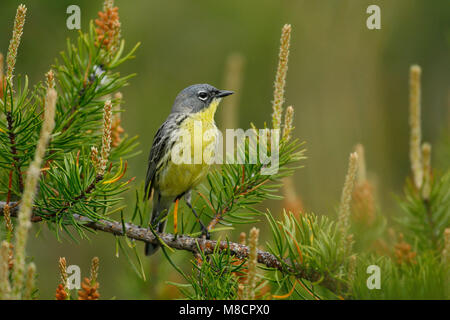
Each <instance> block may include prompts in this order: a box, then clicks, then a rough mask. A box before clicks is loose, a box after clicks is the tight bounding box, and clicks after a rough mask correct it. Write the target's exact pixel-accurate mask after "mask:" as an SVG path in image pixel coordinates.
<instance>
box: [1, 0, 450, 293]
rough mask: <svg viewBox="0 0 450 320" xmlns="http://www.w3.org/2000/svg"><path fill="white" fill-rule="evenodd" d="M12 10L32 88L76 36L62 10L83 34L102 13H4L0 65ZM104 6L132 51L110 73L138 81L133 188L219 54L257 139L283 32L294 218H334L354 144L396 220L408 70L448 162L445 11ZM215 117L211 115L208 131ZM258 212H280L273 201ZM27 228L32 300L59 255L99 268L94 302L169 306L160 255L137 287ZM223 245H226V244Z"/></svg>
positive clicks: (46, 9)
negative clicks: (19, 22) (302, 155)
mask: <svg viewBox="0 0 450 320" xmlns="http://www.w3.org/2000/svg"><path fill="white" fill-rule="evenodd" d="M19 3H24V4H25V5H26V6H27V7H28V14H27V21H26V24H25V32H24V36H23V38H22V43H21V47H20V49H19V54H18V62H17V69H16V70H17V71H16V72H17V73H20V74H27V75H28V76H29V77H30V81H31V83H36V82H37V81H40V80H42V79H43V78H44V73H45V72H47V71H48V70H49V67H50V65H51V64H52V63H53V62H54V59H55V58H56V57H57V56H58V55H59V52H60V51H61V50H63V49H64V47H65V40H66V38H67V37H70V38H75V37H76V31H71V30H68V29H67V28H66V19H67V17H68V15H67V14H66V8H67V6H69V5H71V4H78V5H79V6H80V7H81V18H82V28H83V29H85V30H86V27H87V26H88V23H89V20H90V19H92V18H96V15H97V11H99V10H100V9H101V8H102V1H100V0H96V1H92V0H83V1H75V0H59V1H51V0H40V1H31V0H23V1H20V2H19V1H12V0H8V1H2V2H1V4H0V30H2V32H1V33H0V51H1V52H3V53H6V51H7V47H8V43H9V39H10V35H11V30H12V25H13V19H14V14H15V10H16V7H17V5H18V4H19ZM370 4H377V5H379V6H380V7H381V23H382V28H381V30H368V29H367V28H366V19H367V17H368V14H366V8H367V7H368V6H369V5H370ZM116 5H118V6H119V8H120V10H119V13H120V20H121V22H122V36H123V38H124V39H125V40H126V44H127V46H128V48H131V47H132V46H133V45H134V44H135V43H136V42H142V45H141V47H140V48H139V50H138V51H137V54H136V59H134V60H132V61H130V62H127V63H126V64H124V65H123V66H121V71H122V72H123V73H135V72H136V73H137V76H136V77H135V78H133V79H132V80H131V85H130V86H128V87H126V88H124V89H123V95H124V99H125V104H124V106H123V107H124V109H125V110H126V112H125V113H124V114H123V116H122V119H123V127H124V128H125V130H126V131H127V133H128V134H130V135H139V137H140V138H139V140H140V143H141V145H140V149H141V150H142V154H141V155H139V156H137V157H136V158H133V159H132V160H131V161H130V163H129V164H130V166H129V168H130V171H129V173H130V175H131V176H136V177H137V179H136V181H137V183H138V184H139V183H140V182H141V181H142V180H143V179H144V175H145V171H146V160H147V154H148V152H149V150H150V147H151V141H152V138H153V135H154V134H155V132H156V130H157V128H158V127H159V125H160V124H161V123H162V122H163V121H164V119H165V118H166V116H167V115H168V113H169V112H170V108H171V105H172V103H173V100H174V97H175V95H176V94H177V93H178V91H180V90H181V89H183V88H184V87H186V86H188V85H190V84H193V83H203V82H207V83H211V84H213V85H215V86H217V87H222V86H223V85H224V82H225V66H226V61H227V58H228V57H229V56H230V54H233V53H238V54H240V55H242V56H243V57H244V60H245V61H244V65H243V78H242V85H241V86H240V88H239V90H238V92H237V93H236V98H237V101H238V111H237V123H236V126H238V127H241V128H244V129H247V128H248V127H249V123H250V122H253V123H255V124H256V125H257V126H258V125H259V126H262V125H263V123H264V121H269V120H270V114H271V99H272V91H273V90H272V88H273V79H274V76H275V70H276V64H277V56H278V46H279V36H280V31H281V27H282V26H283V24H285V23H290V24H292V28H293V31H292V38H291V54H290V57H289V71H288V76H287V88H286V90H287V91H286V103H287V105H293V106H294V108H295V126H296V130H295V136H296V137H299V138H300V139H302V140H305V141H306V143H307V144H306V148H307V156H308V159H307V160H305V161H304V162H303V164H304V166H305V167H304V168H302V169H300V170H298V171H297V172H296V174H295V176H294V182H295V188H296V190H297V193H298V195H299V196H300V197H301V200H302V202H303V206H304V208H305V210H306V211H308V212H315V213H317V214H327V215H330V216H334V215H335V212H336V207H337V204H338V202H339V198H340V192H341V187H342V184H343V180H344V176H345V172H346V170H347V160H348V154H349V153H350V152H351V151H352V150H353V148H354V145H355V144H356V143H362V144H363V145H364V146H365V149H366V159H367V167H368V171H369V176H370V178H371V179H372V181H373V182H374V183H375V185H376V187H377V199H378V206H379V212H380V213H381V214H383V215H385V216H386V217H388V218H391V217H394V216H395V215H398V214H399V211H400V209H399V207H398V205H397V204H396V200H395V196H394V195H395V194H400V192H401V189H402V186H403V184H404V181H405V178H406V177H407V176H408V174H409V161H408V72H409V66H410V65H411V64H419V65H420V66H421V67H422V69H423V76H422V84H423V86H422V88H423V99H422V101H423V104H422V105H423V116H422V119H423V138H424V140H425V141H429V142H431V143H432V145H433V147H434V148H433V164H434V165H435V167H437V168H438V169H439V168H445V167H448V165H449V163H450V159H448V158H446V157H445V152H444V151H443V149H444V147H443V146H442V143H441V141H442V140H443V139H444V138H446V137H447V139H448V135H449V122H450V115H449V109H450V108H449V104H450V77H449V74H450V56H449V47H450V5H449V2H448V0H433V1H425V0H421V1H419V0H396V1H387V0H386V1H377V0H370V1H366V0H358V1H356V0H340V1H337V0H319V1H312V0H283V1H275V0H258V1H256V0H255V1H240V0H228V1H222V2H219V1H208V0H197V1H163V0H152V1H144V0H135V1H124V0H116ZM224 89H231V90H233V89H236V88H224ZM225 112H226V111H225V110H223V111H222V110H219V114H218V116H217V118H216V120H217V122H218V124H219V126H221V121H222V120H223V119H224V113H225ZM130 203H131V200H130ZM265 206H266V207H269V208H271V210H273V211H274V212H281V202H277V203H266V204H265ZM261 227H262V228H263V231H264V230H265V229H264V226H263V225H261ZM33 228H34V229H33V232H34V234H36V237H32V239H31V241H30V243H29V253H30V255H32V256H33V257H34V259H35V262H36V264H37V268H38V272H39V279H38V287H39V290H40V298H45V299H53V298H54V292H55V289H56V286H57V283H58V281H59V275H58V265H57V261H58V258H59V257H60V256H65V257H66V258H67V260H68V264H77V265H79V266H80V267H81V270H82V273H83V275H84V276H88V272H89V263H90V259H91V258H92V257H93V256H99V257H100V261H101V265H100V284H101V287H100V292H101V294H102V298H103V299H110V298H117V299H147V298H152V299H155V298H177V297H179V296H180V295H179V293H178V291H177V289H176V288H174V287H173V286H170V285H168V284H167V283H166V281H182V280H181V279H180V278H179V276H178V274H177V273H176V271H175V270H174V269H173V268H172V267H170V266H169V265H168V264H167V263H166V262H165V261H164V259H163V258H162V257H161V254H160V253H159V254H158V255H157V256H154V257H152V258H151V259H146V258H144V259H143V261H144V269H145V272H146V276H147V281H143V280H142V279H141V278H139V277H138V276H137V275H136V273H135V272H134V271H133V270H132V268H131V267H130V265H129V263H128V262H127V260H126V259H125V258H124V257H122V256H120V257H119V258H117V257H116V256H115V241H114V238H113V237H112V236H111V235H103V234H99V235H92V236H91V240H90V241H87V240H83V241H80V242H79V243H75V242H73V241H71V240H69V239H63V240H62V241H61V242H58V241H57V240H56V239H55V237H54V235H53V234H52V233H50V232H48V231H47V228H46V227H45V226H43V225H40V226H38V225H35V226H34V227H33ZM242 229H243V230H249V226H247V227H244V228H242ZM266 235H267V236H266ZM231 238H234V239H235V240H236V238H237V234H236V233H234V234H232V235H231ZM266 240H268V233H267V232H263V239H262V240H261V242H262V243H264V241H266ZM139 245H141V244H139ZM190 258H191V256H190V255H188V254H185V253H176V255H174V259H175V260H176V261H178V262H179V263H180V265H183V266H184V268H188V267H189V265H188V263H187V261H188V260H189V259H190Z"/></svg>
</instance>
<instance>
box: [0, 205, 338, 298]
mask: <svg viewBox="0 0 450 320" xmlns="http://www.w3.org/2000/svg"><path fill="white" fill-rule="evenodd" d="M5 204H6V203H5V202H3V201H0V215H3V208H4V206H5ZM11 205H14V203H11ZM17 212H18V206H15V207H14V208H11V216H12V217H16V216H17ZM73 218H74V219H75V220H76V221H78V222H80V223H82V224H83V225H84V226H85V227H87V228H90V229H93V230H98V231H103V232H107V233H111V234H113V235H117V236H127V237H128V238H130V239H134V240H138V241H143V242H148V243H153V244H158V243H159V240H158V239H157V238H156V237H155V235H154V234H153V233H152V232H151V231H150V230H148V229H147V228H142V227H139V226H136V225H134V224H131V223H125V224H124V225H123V224H122V223H121V222H116V221H107V220H98V221H92V220H90V219H89V218H87V217H84V216H81V215H78V214H74V215H73ZM158 236H159V238H160V239H161V240H162V241H164V243H165V244H166V245H167V246H169V247H171V248H173V249H177V250H185V251H190V252H192V253H197V251H198V247H199V246H200V248H202V249H203V251H204V253H205V254H211V253H213V252H214V248H216V246H217V244H218V242H217V241H215V240H206V239H202V238H192V237H189V236H185V235H177V236H175V235H173V234H169V233H160V234H158ZM218 248H219V250H225V249H228V248H229V250H230V252H231V254H233V255H234V256H236V257H237V258H238V259H246V258H248V256H249V254H250V249H249V247H248V246H246V245H243V244H239V243H235V242H228V241H220V242H219V244H218ZM257 261H258V263H261V264H264V265H265V266H267V267H269V268H274V269H277V270H279V271H281V272H284V273H289V274H292V275H294V276H296V277H297V278H302V279H307V280H309V281H311V282H318V281H321V282H320V285H321V286H323V287H325V288H328V289H329V290H331V291H336V289H337V288H338V283H337V281H336V280H335V279H333V278H331V277H330V276H329V275H327V274H322V273H319V272H317V271H315V270H310V269H307V268H305V267H304V266H301V265H299V266H296V269H295V270H293V269H291V268H290V267H288V266H287V265H286V264H284V263H282V262H280V261H279V260H278V259H277V258H276V257H275V256H274V255H273V254H271V253H269V252H266V251H262V250H257ZM341 285H342V284H341ZM341 288H342V287H341Z"/></svg>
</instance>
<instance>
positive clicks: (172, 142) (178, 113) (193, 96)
mask: <svg viewBox="0 0 450 320" xmlns="http://www.w3.org/2000/svg"><path fill="white" fill-rule="evenodd" d="M233 93H234V92H233V91H228V90H219V89H216V88H215V87H213V86H211V85H209V84H194V85H192V86H189V87H187V88H185V89H184V90H182V91H181V92H180V93H179V94H178V96H177V97H176V99H175V102H174V104H173V106H172V111H171V113H170V114H169V116H168V117H167V119H166V121H165V122H164V123H163V124H162V125H161V127H160V128H159V129H158V131H157V132H156V135H155V137H154V139H153V145H152V148H151V150H150V156H149V159H148V169H147V177H146V182H145V190H146V197H148V198H150V195H151V194H152V191H153V209H152V218H151V221H150V224H151V226H152V228H154V230H155V231H158V232H163V231H164V228H165V224H166V221H165V220H164V221H161V220H162V219H163V218H164V217H165V216H166V215H167V214H168V211H169V209H170V206H171V205H172V203H173V202H175V201H178V200H179V199H180V198H181V197H183V196H184V199H185V201H186V204H187V205H188V207H189V208H190V209H191V210H192V212H193V213H194V215H195V216H196V218H197V219H198V218H199V217H198V215H197V213H196V212H195V210H194V208H193V207H192V204H191V190H192V189H193V188H194V187H195V186H197V185H198V184H199V183H200V182H201V181H202V179H203V178H204V177H205V176H206V174H207V173H208V169H209V164H208V163H206V162H205V161H204V160H202V161H201V162H200V163H196V162H195V161H194V158H195V159H205V158H206V157H207V156H211V155H212V153H213V152H215V148H216V145H217V137H218V129H217V127H216V124H215V121H214V115H215V113H216V109H217V106H218V105H219V103H220V101H221V100H222V98H223V97H226V96H229V95H231V94H233ZM196 123H201V128H202V131H201V132H200V133H201V135H202V137H201V139H202V140H201V141H202V150H201V152H202V155H200V157H201V158H198V156H199V155H198V154H197V155H196V154H195V153H196V152H197V153H198V152H199V150H198V148H194V143H191V145H190V146H188V147H189V148H190V150H191V152H190V158H191V159H190V160H192V161H190V162H189V161H186V162H187V163H185V162H182V163H179V162H177V161H173V160H174V159H172V151H173V148H174V146H176V145H179V144H182V143H186V142H185V137H184V136H183V135H184V134H186V133H187V134H189V135H190V137H192V140H195V139H196V137H194V131H195V132H196V133H197V134H198V132H197V131H196V130H195V129H194V126H195V125H196ZM206 131H208V132H209V133H211V132H212V134H209V135H208V134H204V133H205V132H206ZM197 138H198V137H197ZM192 140H188V141H192ZM175 154H176V153H175ZM198 220H199V222H200V224H201V227H202V233H203V235H204V236H206V237H209V234H208V231H207V229H206V227H205V226H204V225H203V223H202V222H201V220H200V219H198ZM158 248H159V245H158V244H150V243H146V247H145V253H146V255H151V254H153V253H155V252H156V250H157V249H158Z"/></svg>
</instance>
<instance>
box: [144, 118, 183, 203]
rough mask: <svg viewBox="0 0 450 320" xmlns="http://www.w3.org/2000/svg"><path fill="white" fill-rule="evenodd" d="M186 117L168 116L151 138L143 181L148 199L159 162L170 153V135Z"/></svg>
mask: <svg viewBox="0 0 450 320" xmlns="http://www.w3.org/2000/svg"><path fill="white" fill-rule="evenodd" d="M187 117H188V116H187V115H185V114H170V115H169V117H168V118H167V120H166V121H164V123H163V124H162V125H161V127H159V129H158V131H157V132H156V134H155V137H154V138H153V145H152V148H151V150H150V155H149V158H148V169H147V176H146V180H145V192H146V194H147V195H148V197H150V195H151V191H152V188H153V187H154V179H155V175H156V172H157V171H158V169H159V166H160V165H161V164H160V161H161V159H162V158H163V157H164V155H166V154H167V152H170V150H168V148H170V146H169V141H170V140H171V137H172V133H173V132H174V131H175V130H176V129H177V128H178V127H179V125H180V124H181V122H183V121H184V119H186V118H187Z"/></svg>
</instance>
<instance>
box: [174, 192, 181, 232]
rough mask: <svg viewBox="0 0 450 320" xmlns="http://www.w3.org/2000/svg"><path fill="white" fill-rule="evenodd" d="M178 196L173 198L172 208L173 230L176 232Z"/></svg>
mask: <svg viewBox="0 0 450 320" xmlns="http://www.w3.org/2000/svg"><path fill="white" fill-rule="evenodd" d="M179 201H180V198H177V199H176V200H175V207H174V208H173V232H174V233H175V235H176V234H178V202H179Z"/></svg>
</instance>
